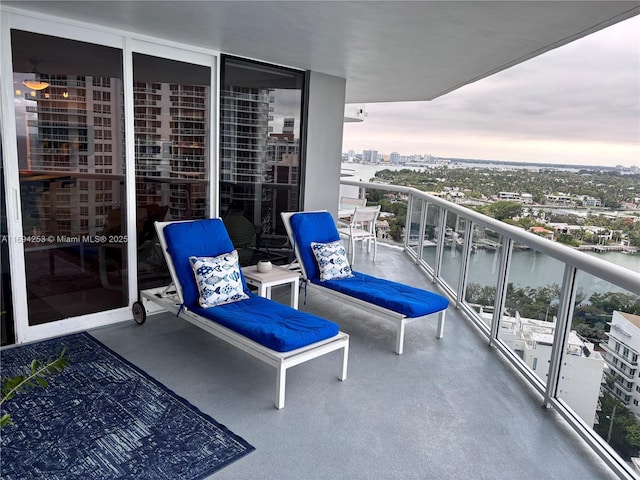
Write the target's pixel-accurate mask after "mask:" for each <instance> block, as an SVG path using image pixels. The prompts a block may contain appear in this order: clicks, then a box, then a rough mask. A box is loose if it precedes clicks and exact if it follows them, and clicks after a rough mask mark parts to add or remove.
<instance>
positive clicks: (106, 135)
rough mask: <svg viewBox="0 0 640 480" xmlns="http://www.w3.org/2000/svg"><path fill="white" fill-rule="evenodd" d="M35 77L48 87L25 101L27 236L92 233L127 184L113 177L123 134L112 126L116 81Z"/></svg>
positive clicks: (117, 95) (120, 156) (119, 166)
mask: <svg viewBox="0 0 640 480" xmlns="http://www.w3.org/2000/svg"><path fill="white" fill-rule="evenodd" d="M39 79H41V80H45V81H47V82H48V83H49V84H50V85H49V87H48V88H47V89H45V90H42V91H38V92H28V93H26V94H25V96H24V99H25V100H26V102H25V104H26V107H25V118H26V119H27V123H26V145H25V148H26V155H25V156H24V157H23V158H24V159H25V162H24V163H23V162H21V165H20V168H21V171H22V177H23V184H22V191H23V195H24V198H25V203H23V206H24V207H25V208H27V215H24V218H25V225H24V227H25V232H28V233H47V234H56V235H76V234H79V233H88V234H96V233H98V232H99V231H100V229H101V228H102V226H103V225H104V219H105V215H104V212H105V210H107V209H108V208H111V207H113V204H114V199H115V200H116V202H119V199H120V198H122V196H123V191H122V189H123V188H124V187H123V186H122V185H121V183H120V181H113V177H111V175H113V174H115V175H118V174H122V172H123V165H122V159H123V154H122V153H123V152H122V151H121V150H122V147H121V145H123V138H122V132H120V131H118V130H114V129H113V128H112V126H115V125H118V121H117V118H116V115H118V112H119V111H120V110H121V109H119V108H116V105H117V104H118V99H119V98H122V87H121V83H120V81H119V79H112V78H108V77H91V76H76V75H46V74H40V75H39ZM34 93H35V95H34ZM32 102H33V103H32ZM25 163H26V164H25ZM100 177H102V179H100V180H99V178H100ZM77 178H82V179H83V180H81V181H78V180H77Z"/></svg>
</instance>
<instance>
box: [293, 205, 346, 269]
mask: <svg viewBox="0 0 640 480" xmlns="http://www.w3.org/2000/svg"><path fill="white" fill-rule="evenodd" d="M289 222H290V224H291V230H292V231H293V241H294V242H295V246H296V247H298V249H299V253H300V261H301V262H302V264H303V265H304V270H305V272H306V274H307V278H308V279H309V280H319V279H320V271H319V269H318V262H317V261H316V257H315V256H314V254H313V251H312V249H311V242H318V243H329V242H335V241H336V240H340V235H339V234H338V229H337V228H336V223H335V222H334V221H333V217H332V216H331V214H330V213H329V212H300V213H294V214H293V215H291V217H290V219H289Z"/></svg>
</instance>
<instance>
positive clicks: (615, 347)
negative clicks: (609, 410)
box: [602, 311, 640, 419]
mask: <svg viewBox="0 0 640 480" xmlns="http://www.w3.org/2000/svg"><path fill="white" fill-rule="evenodd" d="M609 325H610V326H611V328H610V329H609V332H608V333H607V336H608V337H609V338H608V341H607V343H603V344H602V347H603V348H604V350H605V352H606V354H605V360H606V362H607V365H608V366H609V368H610V369H611V374H612V375H613V376H614V379H615V381H614V382H613V383H612V384H608V385H607V387H606V388H607V390H608V391H609V393H611V394H612V395H613V396H615V397H616V398H617V399H618V400H620V401H621V402H622V403H623V404H624V406H625V407H627V408H628V409H629V411H631V412H633V414H634V415H635V416H636V417H637V418H638V419H640V380H639V378H638V371H639V370H638V355H640V315H633V314H631V313H625V312H618V311H614V312H613V316H612V317H611V322H610V324H609Z"/></svg>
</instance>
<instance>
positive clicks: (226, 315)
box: [134, 219, 349, 409]
mask: <svg viewBox="0 0 640 480" xmlns="http://www.w3.org/2000/svg"><path fill="white" fill-rule="evenodd" d="M155 226H156V230H157V232H158V238H159V240H160V244H161V246H162V250H163V252H164V254H165V259H166V261H167V266H168V267H169V271H170V273H171V278H172V280H173V283H172V285H170V286H168V287H166V288H157V289H150V290H144V291H142V292H140V297H141V300H142V305H140V302H137V303H138V305H137V308H138V309H140V308H143V310H142V313H144V312H145V311H146V310H144V308H146V306H149V302H152V303H154V304H157V305H160V306H161V307H162V308H164V309H166V310H169V311H172V312H174V313H176V314H177V315H178V316H179V317H181V318H184V319H186V320H188V321H189V322H191V323H192V324H194V325H196V326H198V327H200V328H202V329H204V330H205V331H207V332H209V333H211V334H213V335H215V336H216V337H218V338H220V339H222V340H225V341H226V342H228V343H230V344H232V345H234V346H236V347H238V348H239V349H241V350H243V351H245V352H247V353H249V354H250V355H253V356H254V357H256V358H258V359H259V360H262V361H263V362H266V363H268V364H269V365H272V366H274V367H276V369H277V372H278V373H277V393H276V401H275V404H276V407H277V408H279V409H280V408H283V407H284V400H285V384H286V371H287V369H288V368H289V367H293V366H295V365H299V364H300V363H303V362H306V361H307V360H311V359H313V358H316V357H319V356H321V355H324V354H326V353H329V352H332V351H335V350H340V349H342V360H341V366H340V373H339V378H340V380H345V379H346V377H347V358H348V352H349V336H348V335H347V334H346V333H343V332H340V331H339V327H338V325H336V324H335V323H334V322H331V321H329V320H325V319H323V318H320V317H317V316H315V315H311V314H309V313H305V312H301V311H298V310H296V309H293V308H291V307H289V306H286V305H283V304H280V303H278V302H275V301H272V300H268V299H266V298H263V297H260V296H258V295H256V294H254V293H252V292H251V291H250V290H249V289H248V287H247V284H246V282H245V279H244V276H243V275H242V270H241V269H240V268H239V266H238V263H237V252H235V251H234V247H233V244H232V242H231V240H230V238H229V236H228V234H227V231H226V228H225V226H224V224H223V223H222V221H221V220H220V219H206V220H194V221H184V222H156V224H155ZM203 302H204V305H205V306H203ZM209 305H215V306H209ZM138 313H140V312H138ZM135 314H136V312H135V309H134V317H135ZM136 320H137V319H136ZM142 321H144V320H142ZM139 323H142V322H139Z"/></svg>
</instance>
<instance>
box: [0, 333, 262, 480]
mask: <svg viewBox="0 0 640 480" xmlns="http://www.w3.org/2000/svg"><path fill="white" fill-rule="evenodd" d="M64 346H66V347H67V352H66V357H67V359H68V360H69V365H68V366H67V367H66V368H65V370H64V371H63V372H62V373H59V374H57V375H55V376H53V377H52V378H51V379H50V380H49V386H48V387H47V388H36V389H33V390H30V391H28V392H25V393H19V394H17V395H16V396H15V397H13V399H12V400H10V401H8V402H6V403H5V404H4V405H3V413H4V410H5V408H4V407H5V406H6V411H7V412H8V413H10V414H11V419H12V421H13V423H14V425H10V426H8V427H4V428H2V430H1V431H0V448H1V454H0V477H1V478H2V479H3V480H17V479H47V480H49V479H50V480H59V479H60V480H61V479H82V480H94V479H95V480H98V479H99V480H107V479H136V480H139V479H148V480H160V479H171V480H195V479H202V478H205V477H207V476H209V475H211V474H212V473H214V472H216V471H218V470H220V469H221V468H223V467H225V466H226V465H229V464H230V463H231V462H234V461H235V460H238V459H239V458H241V457H243V456H244V455H246V454H248V453H250V452H251V451H253V450H254V447H252V446H251V445H249V444H248V443H247V442H246V441H245V440H243V439H242V438H240V437H238V436H237V435H235V434H233V433H232V432H231V431H229V430H228V429H227V428H226V427H225V426H224V425H221V424H219V423H217V422H216V421H215V420H214V419H213V418H211V417H209V416H207V415H204V414H203V413H202V412H200V411H199V410H198V409H196V408H195V407H194V406H193V405H191V404H189V403H188V402H187V401H186V400H184V399H183V398H180V397H179V396H177V395H176V394H175V393H173V392H171V391H170V390H168V389H167V388H166V387H164V386H163V385H161V384H160V383H158V382H157V381H156V380H154V379H153V378H151V377H150V376H148V375H147V374H145V373H144V372H143V371H141V370H140V369H138V368H137V367H135V366H134V365H132V364H131V363H129V362H128V361H126V360H125V359H123V358H122V357H120V356H119V355H118V354H116V353H115V352H113V351H112V350H110V349H109V348H107V347H106V346H104V345H103V344H101V343H100V342H98V341H97V340H96V339H94V338H93V337H91V336H90V335H89V334H86V333H80V334H76V335H69V336H66V337H62V338H57V339H53V340H47V341H44V342H39V343H35V344H31V345H23V346H19V347H15V348H8V349H4V350H2V351H0V362H1V363H0V365H1V368H2V376H3V377H5V376H11V375H15V374H17V373H18V369H19V368H20V367H21V366H23V365H29V364H30V363H31V361H32V360H33V359H34V358H36V359H39V360H43V361H44V360H49V359H54V358H57V357H58V356H59V354H60V352H61V351H62V349H63V347H64ZM21 373H24V372H21Z"/></svg>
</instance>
